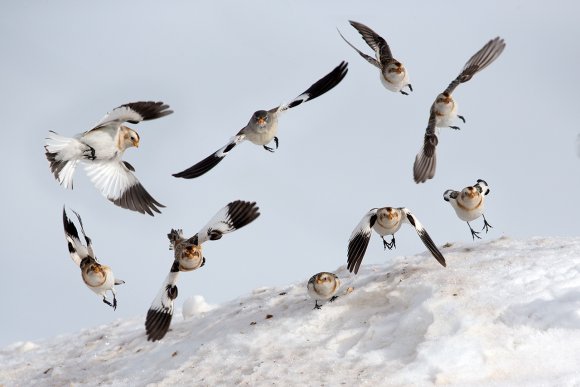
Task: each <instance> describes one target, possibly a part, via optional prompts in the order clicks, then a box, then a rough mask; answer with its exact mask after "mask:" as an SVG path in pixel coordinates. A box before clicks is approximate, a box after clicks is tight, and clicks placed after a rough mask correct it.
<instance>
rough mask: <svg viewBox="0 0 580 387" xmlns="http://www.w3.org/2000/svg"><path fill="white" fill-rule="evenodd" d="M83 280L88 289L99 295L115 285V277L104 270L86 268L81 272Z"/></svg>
mask: <svg viewBox="0 0 580 387" xmlns="http://www.w3.org/2000/svg"><path fill="white" fill-rule="evenodd" d="M83 281H84V282H85V284H87V286H88V287H89V289H91V290H92V291H93V292H95V293H97V294H99V295H102V294H104V293H105V292H106V291H107V290H109V289H111V288H112V287H113V285H115V278H114V277H113V275H112V273H108V275H107V272H106V271H93V270H87V271H86V272H83Z"/></svg>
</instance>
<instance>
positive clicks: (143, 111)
mask: <svg viewBox="0 0 580 387" xmlns="http://www.w3.org/2000/svg"><path fill="white" fill-rule="evenodd" d="M167 109H169V105H165V104H164V103H163V102H154V101H146V102H145V101H140V102H131V103H127V104H124V105H121V106H119V107H117V108H115V109H113V110H111V111H110V112H109V113H107V114H105V116H104V117H103V118H101V120H100V121H99V122H97V123H96V124H95V126H94V127H93V129H91V130H95V129H99V128H102V127H105V126H118V125H120V124H122V123H123V122H130V123H132V124H137V123H139V122H141V121H147V120H153V119H155V118H161V117H164V116H166V115H169V114H171V113H173V110H167Z"/></svg>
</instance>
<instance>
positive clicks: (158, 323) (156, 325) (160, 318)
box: [145, 261, 179, 341]
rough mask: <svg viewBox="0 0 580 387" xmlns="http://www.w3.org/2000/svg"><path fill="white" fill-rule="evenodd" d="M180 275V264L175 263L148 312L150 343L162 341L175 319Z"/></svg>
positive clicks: (147, 329)
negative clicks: (172, 319)
mask: <svg viewBox="0 0 580 387" xmlns="http://www.w3.org/2000/svg"><path fill="white" fill-rule="evenodd" d="M178 275H179V262H178V261H173V265H171V271H170V272H169V274H168V275H167V277H166V278H165V281H163V286H161V289H160V290H159V293H157V296H156V297H155V299H154V300H153V302H152V303H151V306H150V307H149V310H148V311H147V317H146V318H145V332H146V333H147V340H149V341H157V340H161V339H162V338H163V336H165V334H166V333H167V331H168V330H169V325H170V324H171V318H172V317H173V300H175V299H176V298H177V285H176V283H177V277H178Z"/></svg>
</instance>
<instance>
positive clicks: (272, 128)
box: [173, 62, 348, 179]
mask: <svg viewBox="0 0 580 387" xmlns="http://www.w3.org/2000/svg"><path fill="white" fill-rule="evenodd" d="M347 66H348V63H346V62H342V63H341V64H340V65H338V66H337V67H336V68H335V69H334V70H332V71H331V72H330V73H328V74H327V75H326V76H324V77H323V78H322V79H320V80H319V81H318V82H316V83H314V84H313V85H312V86H310V87H309V88H308V90H306V91H304V92H303V93H302V94H300V95H299V96H298V97H296V98H294V99H293V100H292V101H290V102H288V103H286V104H282V105H280V106H277V107H275V108H272V109H270V110H258V111H257V112H255V113H254V114H253V115H252V117H251V118H250V121H249V122H248V124H247V125H246V126H244V127H243V128H242V129H241V130H240V131H239V132H238V134H236V135H235V136H234V137H232V138H231V139H230V141H229V142H228V143H227V144H226V145H225V146H224V147H222V148H220V149H219V150H217V151H216V152H215V153H213V154H211V155H210V156H208V157H206V158H205V159H203V160H202V161H200V162H199V163H197V164H195V165H193V166H192V167H189V168H187V169H186V170H184V171H181V172H179V173H175V174H174V175H173V176H175V177H182V178H184V179H193V178H195V177H199V176H201V175H203V174H205V173H206V172H208V171H209V170H210V169H212V168H213V167H215V166H216V165H217V164H218V163H219V162H220V161H222V160H223V158H224V157H226V155H227V154H228V153H229V152H230V151H231V150H232V149H234V147H235V146H236V145H238V144H240V143H242V142H243V141H245V140H250V141H251V142H253V143H254V144H256V145H262V146H263V147H264V149H266V150H267V151H270V152H273V151H274V149H272V148H270V147H269V146H267V145H266V144H269V143H270V142H271V141H272V140H274V143H275V144H276V149H277V148H278V137H276V134H277V132H278V116H279V115H280V113H282V112H284V111H286V110H288V109H291V108H293V107H295V106H298V105H300V104H302V103H304V102H306V101H310V100H313V99H314V98H316V97H319V96H321V95H322V94H324V93H326V92H327V91H329V90H331V89H332V88H334V87H335V86H336V85H338V84H339V83H340V82H341V81H342V79H343V78H344V77H345V76H346V73H347V71H348V69H347Z"/></svg>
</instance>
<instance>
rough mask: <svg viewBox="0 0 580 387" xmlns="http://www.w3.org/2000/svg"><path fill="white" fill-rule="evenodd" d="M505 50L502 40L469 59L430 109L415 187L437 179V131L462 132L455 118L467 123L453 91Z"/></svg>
mask: <svg viewBox="0 0 580 387" xmlns="http://www.w3.org/2000/svg"><path fill="white" fill-rule="evenodd" d="M504 48H505V42H504V40H503V39H501V38H499V37H497V38H494V39H492V40H490V41H489V42H487V43H486V44H485V45H484V46H483V47H482V48H481V50H479V51H478V52H476V53H475V54H474V55H473V56H472V57H471V58H469V60H468V61H467V63H466V64H465V66H463V70H461V73H459V75H458V76H457V78H455V79H454V80H453V81H452V82H451V83H450V84H449V86H447V88H446V89H445V90H444V91H443V93H441V94H439V95H438V96H437V98H436V99H435V102H433V104H432V105H431V110H430V112H429V121H428V123H427V130H426V131H425V137H424V139H423V147H422V148H421V150H420V151H419V153H418V154H417V156H416V157H415V164H414V165H413V178H414V179H415V183H424V182H426V181H427V180H429V179H432V178H433V177H434V176H435V167H436V164H437V157H436V154H435V148H436V147H437V144H438V143H439V139H438V137H437V134H438V132H439V131H438V129H437V128H443V127H450V128H452V129H456V130H459V129H460V128H459V127H458V126H455V125H452V124H453V121H454V120H455V118H459V119H460V120H461V121H463V122H464V123H465V117H463V116H461V115H459V114H457V102H455V100H454V99H453V96H452V93H453V91H454V90H455V88H456V87H457V86H459V84H461V83H465V82H467V81H469V80H470V79H471V78H472V77H473V76H474V75H475V74H477V73H478V72H479V71H481V70H483V69H484V68H486V67H487V66H489V65H490V64H491V63H493V61H494V60H496V59H497V58H498V57H499V56H500V54H501V53H502V52H503V50H504Z"/></svg>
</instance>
